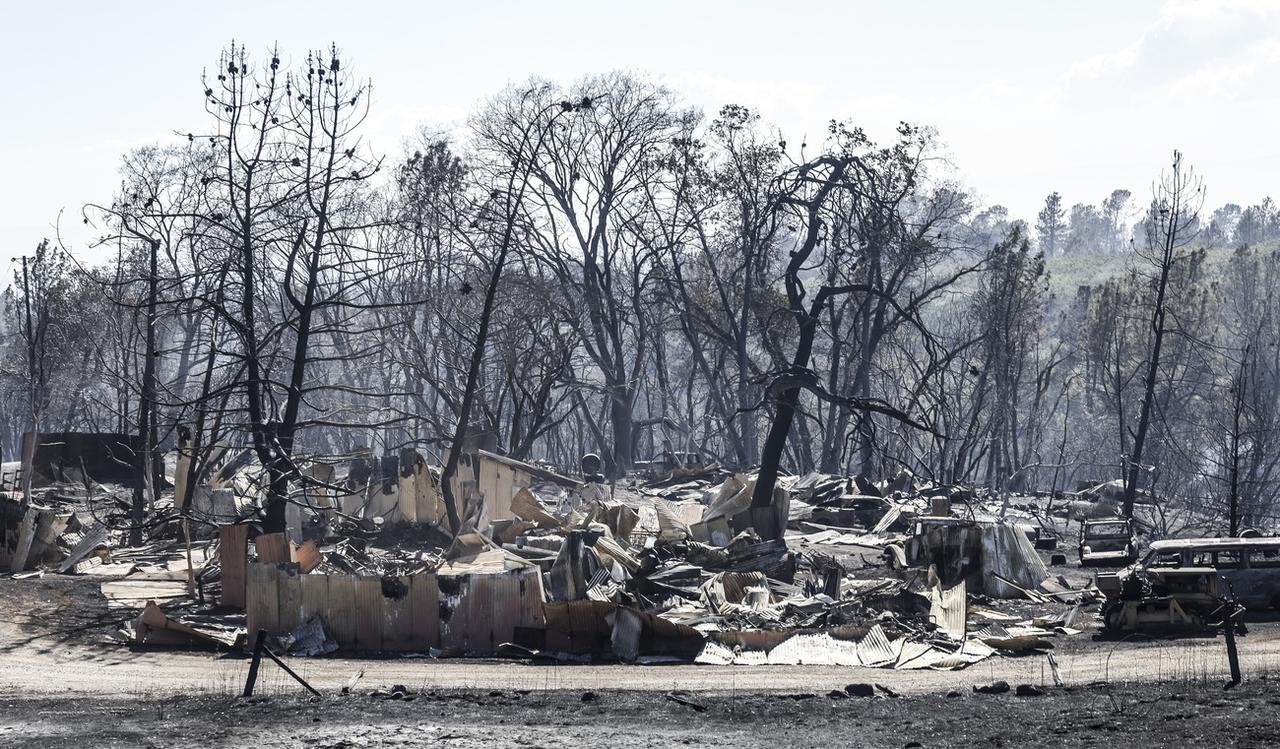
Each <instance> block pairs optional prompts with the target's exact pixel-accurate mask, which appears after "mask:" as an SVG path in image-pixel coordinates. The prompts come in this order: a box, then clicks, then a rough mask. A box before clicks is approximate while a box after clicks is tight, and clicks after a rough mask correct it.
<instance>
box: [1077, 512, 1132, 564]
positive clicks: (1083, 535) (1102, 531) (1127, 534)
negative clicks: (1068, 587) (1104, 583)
mask: <svg viewBox="0 0 1280 749" xmlns="http://www.w3.org/2000/svg"><path fill="white" fill-rule="evenodd" d="M1079 552H1080V566H1081V567H1123V566H1124V565H1127V564H1133V562H1134V561H1135V560H1136V559H1137V558H1138V547H1137V544H1136V543H1135V539H1134V533H1133V521H1132V520H1130V519H1128V518H1122V517H1112V518H1102V519H1098V520H1085V521H1084V522H1082V523H1080V546H1079Z"/></svg>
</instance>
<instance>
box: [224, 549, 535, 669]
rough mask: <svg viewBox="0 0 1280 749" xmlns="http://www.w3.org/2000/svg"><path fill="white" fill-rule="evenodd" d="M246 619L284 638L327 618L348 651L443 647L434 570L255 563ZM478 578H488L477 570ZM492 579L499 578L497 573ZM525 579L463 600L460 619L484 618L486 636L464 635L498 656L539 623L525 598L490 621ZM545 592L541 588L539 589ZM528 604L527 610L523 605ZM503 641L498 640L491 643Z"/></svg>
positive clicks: (491, 587)
mask: <svg viewBox="0 0 1280 749" xmlns="http://www.w3.org/2000/svg"><path fill="white" fill-rule="evenodd" d="M247 577H248V585H247V591H246V593H247V605H246V618H247V622H248V626H249V631H251V632H256V631H257V630H258V629H265V630H267V632H268V633H270V634H273V635H285V634H288V633H290V632H292V631H293V630H294V629H296V628H297V627H298V626H300V625H302V624H303V623H305V622H306V621H307V620H309V619H311V618H312V617H315V616H318V617H320V618H321V619H323V620H324V622H325V625H326V627H328V629H329V632H330V634H331V635H332V637H333V639H334V641H335V642H337V643H338V647H339V648H341V649H343V650H350V651H365V652H377V651H393V652H427V651H429V650H431V649H433V648H436V647H438V646H439V644H440V628H439V622H440V608H441V598H440V595H439V588H438V587H437V584H436V576H435V575H434V574H433V573H420V574H417V575H408V576H403V577H388V578H381V577H374V576H367V575H365V576H357V575H322V574H303V573H300V572H299V570H298V566H297V565H296V564H292V563H286V564H262V563H258V562H255V563H251V564H249V565H248V569H247ZM477 577H485V576H484V575H477ZM489 577H500V576H498V575H491V576H489ZM518 583H519V580H518V579H517V578H512V580H511V581H510V582H507V581H502V582H496V583H493V584H490V585H488V586H487V591H485V588H486V585H484V584H482V585H479V586H476V588H477V589H478V590H481V591H482V592H488V594H489V595H490V598H489V599H488V600H487V601H479V600H477V601H470V600H466V599H465V598H463V599H461V600H460V601H459V604H458V605H460V606H461V607H462V608H463V609H464V615H463V616H462V617H460V621H461V620H466V621H468V622H470V621H472V620H473V617H474V620H475V621H477V622H481V623H482V624H483V625H484V626H483V627H482V629H481V632H480V633H478V634H477V633H471V632H464V634H465V635H466V637H465V638H464V641H465V642H472V641H474V642H475V643H476V647H477V649H478V652H483V653H492V652H495V651H496V649H497V645H500V644H502V643H503V642H508V641H510V637H511V635H510V632H509V631H508V630H510V629H513V628H514V627H515V626H520V625H523V626H541V622H542V619H541V618H540V617H530V616H528V615H526V614H524V613H523V611H524V610H525V609H527V605H528V604H527V602H521V601H518V600H516V601H509V602H506V604H505V606H506V608H505V609H502V608H501V607H499V609H498V610H499V617H498V619H497V620H496V623H494V622H490V621H489V620H488V617H489V612H490V610H492V609H494V608H495V607H494V603H495V600H496V599H497V598H501V597H505V596H512V595H513V591H515V590H516V588H513V587H512V585H518ZM536 593H537V595H541V588H538V589H537V591H536ZM522 606H523V607H525V609H522V608H521V607H522ZM494 640H497V641H498V642H497V645H486V643H489V642H492V641H494Z"/></svg>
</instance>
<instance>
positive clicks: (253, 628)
mask: <svg viewBox="0 0 1280 749" xmlns="http://www.w3.org/2000/svg"><path fill="white" fill-rule="evenodd" d="M463 457H464V458H465V460H462V461H460V464H461V465H462V466H463V470H462V471H461V475H460V476H459V477H458V479H456V480H457V482H458V483H457V484H455V486H454V495H455V496H457V497H460V498H462V500H463V502H462V504H463V506H462V507H461V508H460V510H461V513H460V514H461V515H462V516H463V517H464V518H465V520H464V525H463V528H462V529H461V531H460V532H459V533H457V534H453V533H451V532H449V531H448V524H447V520H446V519H445V513H444V511H443V501H442V497H441V491H440V483H439V482H440V477H439V473H438V472H437V471H435V470H434V469H432V468H431V467H430V466H429V465H428V464H427V461H426V460H425V459H424V458H423V457H422V456H421V455H420V454H418V453H417V452H416V451H413V450H406V451H403V452H402V453H400V454H399V455H394V456H389V457H386V458H375V457H372V456H370V455H368V454H364V455H358V456H348V457H346V458H345V459H343V460H328V461H321V460H314V461H310V462H309V463H307V464H306V466H305V467H304V468H303V470H302V473H303V475H305V476H306V477H307V479H308V480H307V481H304V482H302V485H301V486H299V487H298V488H297V490H296V491H295V494H294V495H293V497H292V501H291V503H290V508H289V512H288V518H287V525H288V527H287V529H286V531H285V532H283V533H279V532H277V533H264V532H263V529H262V527H261V522H260V520H259V518H260V513H261V509H262V506H263V503H264V497H263V494H264V491H263V485H264V480H263V477H262V476H261V473H262V471H261V469H260V467H258V466H257V464H256V460H255V459H254V457H253V455H252V453H250V452H249V451H245V450H229V449H228V450H221V452H220V455H219V458H218V459H217V460H212V461H208V462H207V466H206V470H205V471H204V472H203V473H202V474H199V475H196V474H195V473H194V472H191V471H190V470H189V469H190V464H189V463H184V459H183V458H184V456H183V454H182V453H181V451H179V455H178V457H177V460H176V464H174V466H173V478H172V482H173V483H174V484H176V485H177V487H176V488H177V491H176V492H174V493H172V494H168V495H166V496H167V497H177V498H179V499H178V502H176V503H175V506H170V507H168V508H161V510H162V511H161V512H159V513H157V514H156V515H155V517H158V518H160V520H158V521H156V522H154V524H153V527H152V528H149V529H148V533H149V536H150V537H151V539H152V540H151V542H150V543H149V545H148V546H145V547H143V548H139V549H130V550H126V549H125V548H124V538H123V533H124V532H125V531H124V528H125V527H127V526H125V525H122V524H120V523H119V522H118V521H119V520H120V518H121V517H124V518H125V519H126V520H127V515H126V516H121V515H119V513H122V512H126V511H127V509H128V505H127V502H125V501H124V500H125V499H126V498H127V494H126V493H123V492H117V493H115V494H112V493H111V492H110V491H108V490H106V489H104V488H103V487H102V486H97V487H96V491H97V499H96V500H95V501H89V500H88V497H89V495H91V494H93V493H94V491H95V487H94V486H93V485H92V482H89V484H87V486H88V488H87V489H86V490H85V491H84V492H83V495H84V496H81V497H75V496H73V495H65V496H69V497H70V498H69V499H66V500H65V502H63V503H62V504H57V503H54V504H51V505H48V506H46V505H45V504H37V503H35V502H31V503H26V504H22V503H19V502H17V501H16V500H7V501H6V502H5V503H4V508H5V513H6V514H5V515H4V533H5V536H4V548H3V549H2V550H0V553H3V554H7V555H8V556H7V557H6V558H5V559H0V563H6V564H9V565H10V566H11V567H13V566H15V565H17V564H18V562H17V561H16V560H17V556H16V552H18V551H22V549H24V548H25V545H29V547H30V548H29V549H26V550H25V551H23V554H25V557H24V560H23V561H22V564H21V566H20V567H19V568H16V569H15V570H14V571H17V572H21V571H23V570H28V569H38V570H46V571H52V572H62V573H70V574H86V573H95V572H96V573H99V574H101V573H108V574H111V575H112V576H113V579H110V580H107V581H106V582H104V583H103V592H104V595H106V596H107V597H108V599H109V600H110V601H111V602H112V604H113V605H115V606H118V607H120V608H121V610H126V609H127V610H129V611H131V612H133V613H135V614H136V617H135V619H134V620H133V623H132V626H131V627H126V628H125V632H124V634H123V636H127V637H128V639H130V640H131V641H133V642H137V643H145V644H164V645H173V644H176V643H178V642H182V643H185V644H187V645H205V646H207V645H215V644H216V645H220V646H225V645H229V644H233V643H236V642H238V643H239V644H240V645H241V646H247V645H249V644H250V641H251V640H252V639H254V636H256V633H258V632H265V633H267V634H268V635H270V636H271V637H273V638H274V642H273V647H274V648H275V649H277V650H279V651H281V652H291V653H293V654H306V655H321V654H326V653H330V652H334V651H336V650H347V651H389V652H400V653H420V654H433V655H439V656H447V655H504V656H509V657H523V658H536V659H554V660H562V661H595V660H621V661H626V662H637V663H652V662H673V661H677V662H694V663H700V664H709V665H711V664H721V665H725V664H735V665H752V664H771V665H776V664H830V665H859V666H867V667H885V668H935V669H951V668H962V667H964V666H967V665H969V664H972V663H975V662H978V661H980V660H983V659H985V658H989V657H992V656H993V655H997V654H1001V653H1025V652H1034V651H1043V650H1047V649H1050V648H1052V647H1053V639H1054V638H1056V637H1061V636H1068V635H1072V634H1077V633H1078V632H1079V631H1080V630H1079V629H1078V628H1077V627H1076V626H1075V625H1077V624H1079V621H1078V620H1079V619H1080V618H1081V617H1080V611H1081V608H1082V606H1084V605H1086V604H1088V603H1090V602H1092V601H1093V600H1094V597H1095V592H1094V591H1093V590H1091V589H1088V588H1086V587H1085V586H1083V585H1080V584H1079V583H1077V584H1075V585H1073V584H1072V583H1071V582H1069V581H1067V580H1066V579H1063V578H1062V577H1054V576H1051V575H1050V573H1049V571H1048V568H1047V567H1046V565H1045V562H1044V560H1043V559H1042V558H1041V556H1040V554H1039V552H1038V551H1037V549H1036V547H1035V542H1034V540H1033V539H1038V538H1039V537H1040V536H1041V535H1043V534H1044V533H1045V531H1044V530H1043V529H1042V527H1043V525H1044V522H1043V521H1044V515H1043V513H1042V512H1041V507H1040V506H1039V505H1037V504H1036V502H1035V501H1032V500H1019V499H1010V498H1008V497H1000V496H996V495H995V494H992V493H988V492H983V491H979V490H974V489H971V488H966V487H944V486H938V485H935V484H933V483H931V482H928V481H921V480H917V479H916V478H915V477H914V476H912V475H911V474H910V473H908V472H905V471H904V472H902V473H901V474H899V475H898V476H895V477H893V478H892V479H889V480H885V481H878V482H873V481H870V480H868V479H866V478H864V477H860V476H851V477H846V476H830V475H825V474H819V473H813V474H809V475H805V476H783V477H779V479H778V481H777V486H776V489H775V492H774V495H773V497H772V501H771V502H769V503H768V504H767V506H760V505H759V503H753V497H754V494H755V484H756V476H755V474H754V473H750V472H747V473H731V472H728V471H725V470H722V469H720V468H719V467H717V466H711V467H697V468H683V467H682V468H680V469H678V470H673V471H670V472H668V473H667V474H666V475H663V476H661V477H659V478H656V479H654V480H651V481H648V482H639V481H634V480H633V481H627V482H620V483H616V484H612V485H609V484H605V483H602V482H600V481H584V480H580V479H577V478H573V477H568V476H564V475H560V474H557V473H555V472H553V471H549V470H547V469H545V468H543V467H541V466H537V465H534V464H529V463H524V462H521V461H516V460H512V459H510V458H507V457H504V456H501V455H496V454H493V453H487V452H485V451H476V452H475V453H472V454H468V455H466V456H463ZM188 475H192V476H193V477H194V480H195V482H196V483H195V484H194V485H193V487H192V490H191V491H190V492H184V491H183V490H182V489H183V487H182V484H183V482H184V481H186V480H187V477H188ZM58 487H59V489H58V491H63V490H66V489H67V486H66V485H58ZM58 491H54V492H52V495H51V496H55V497H56V496H64V495H60V494H58ZM108 496H109V497H111V498H110V499H105V500H104V498H105V497H108ZM184 496H189V497H190V506H188V507H183V506H182V501H181V498H182V497H184ZM168 501H169V502H173V500H172V499H169V500H168ZM104 502H105V504H107V505H110V506H112V507H113V508H115V509H114V510H113V512H114V513H116V514H113V515H108V516H106V517H102V518H98V519H94V518H89V517H86V516H85V515H86V512H87V508H89V507H91V506H92V507H102V506H104ZM753 505H754V506H753ZM1065 506H1066V505H1064V507H1065ZM15 508H20V509H21V512H20V513H19V512H18V509H15ZM166 509H167V510H168V512H165V511H163V510H166ZM11 515H12V516H13V517H12V518H11ZM19 515H20V516H19ZM113 518H114V520H113ZM27 526H30V530H24V528H26V527H27ZM179 526H182V527H181V529H180V528H179ZM20 537H21V538H29V539H30V540H29V541H21V540H20ZM241 610H243V611H244V613H243V614H241V613H239V612H240V611H241Z"/></svg>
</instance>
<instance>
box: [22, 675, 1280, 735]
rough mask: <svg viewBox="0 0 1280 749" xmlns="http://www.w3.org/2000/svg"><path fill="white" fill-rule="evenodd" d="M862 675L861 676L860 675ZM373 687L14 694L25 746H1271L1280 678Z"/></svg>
mask: <svg viewBox="0 0 1280 749" xmlns="http://www.w3.org/2000/svg"><path fill="white" fill-rule="evenodd" d="M853 691H858V690H853ZM680 697H681V701H676V700H673V699H671V698H670V697H669V696H668V695H667V694H666V693H663V692H661V691H657V692H622V691H618V692H615V691H608V690H600V691H594V692H568V691H556V692H550V691H532V692H529V691H483V692H477V691H458V692H442V691H412V690H405V691H403V692H397V691H389V690H377V691H373V692H370V691H359V692H356V693H353V694H349V695H328V696H325V697H322V698H315V697H300V696H291V695H289V696H286V695H265V696H254V697H250V698H240V697H231V696H218V697H184V696H178V697H170V698H164V699H134V700H119V699H112V698H110V697H105V698H103V697H77V698H42V699H21V698H10V699H5V700H2V701H0V746H4V747H11V748H14V749H16V748H17V747H41V748H55V747H76V748H77V749H82V748H83V747H85V746H94V747H95V748H99V747H103V748H105V747H221V746H253V747H277V746H279V747H285V746H288V747H300V746H301V747H327V748H332V749H337V748H339V747H342V748H347V747H380V746H395V747H427V746H450V747H481V746H484V747H506V746H511V747H515V746H521V747H582V746H609V747H639V746H646V747H648V746H653V747H663V746H674V745H685V746H745V745H751V746H757V747H774V746H776V747H807V746H813V747H824V748H825V747H832V746H866V747H913V746H921V747H962V746H963V747H972V746H996V747H1004V746H1008V747H1061V746H1110V747H1162V746H1209V747H1232V746H1240V747H1265V746H1278V745H1280V719H1278V718H1277V706H1280V683H1277V682H1276V681H1275V680H1271V681H1267V680H1258V681H1253V682H1247V683H1245V684H1243V685H1241V686H1239V687H1237V688H1236V689H1233V690H1230V691H1226V690H1224V689H1223V688H1222V686H1221V684H1219V683H1198V684H1189V683H1183V684H1157V685H1092V686H1084V687H1074V688H1060V689H1053V688H1050V689H1046V690H1044V694H1042V695H1037V696H1018V695H1017V694H1016V690H1010V691H1009V692H1006V693H1003V694H994V695H991V694H976V693H973V692H971V691H968V692H964V693H960V692H952V693H950V694H947V695H943V694H938V695H927V696H913V697H887V696H884V695H883V694H880V693H878V692H877V696H875V697H851V696H846V695H845V694H844V693H843V692H842V693H840V694H839V695H835V694H827V693H820V694H815V693H791V694H782V693H755V694H725V693H719V694H704V693H692V694H683V695H680Z"/></svg>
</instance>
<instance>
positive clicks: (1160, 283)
mask: <svg viewBox="0 0 1280 749" xmlns="http://www.w3.org/2000/svg"><path fill="white" fill-rule="evenodd" d="M1203 202H1204V187H1203V185H1202V184H1201V183H1200V181H1199V180H1198V179H1197V178H1196V177H1195V174H1194V173H1193V172H1192V171H1191V170H1190V169H1188V168H1185V167H1184V166H1183V163H1182V154H1181V153H1179V152H1177V151H1175V152H1174V154H1173V165H1172V170H1171V171H1170V173H1169V174H1167V175H1165V176H1163V177H1162V178H1161V180H1160V183H1159V185H1158V186H1157V188H1156V194H1155V197H1154V198H1153V200H1152V202H1151V208H1150V210H1149V213H1148V216H1147V244H1146V248H1145V250H1141V251H1138V252H1137V257H1139V258H1140V259H1141V260H1143V261H1144V262H1145V263H1146V264H1147V267H1148V268H1149V269H1150V271H1151V277H1150V284H1151V288H1152V296H1151V301H1150V310H1149V318H1148V319H1149V325H1150V328H1149V336H1148V338H1147V346H1146V349H1145V352H1146V357H1145V358H1146V362H1145V367H1144V369H1145V373H1144V375H1143V380H1142V405H1141V406H1140V408H1139V412H1138V420H1137V425H1136V427H1135V428H1134V430H1133V450H1132V452H1131V453H1130V454H1128V455H1127V456H1125V472H1124V506H1123V512H1124V515H1125V517H1133V503H1134V499H1135V498H1136V496H1137V491H1138V480H1139V478H1140V472H1141V470H1142V459H1143V451H1144V449H1145V448H1146V447H1147V433H1148V431H1149V430H1150V428H1151V421H1152V415H1153V410H1154V408H1155V403H1156V395H1157V387H1158V385H1159V383H1160V381H1161V374H1162V373H1161V365H1162V362H1161V358H1160V357H1161V354H1162V352H1163V349H1164V346H1165V340H1166V337H1167V336H1168V335H1169V333H1170V330H1171V325H1170V320H1169V303H1170V300H1169V288H1170V278H1171V277H1172V276H1173V274H1174V272H1175V267H1174V266H1175V264H1176V263H1178V262H1179V261H1180V260H1181V259H1182V254H1183V253H1182V252H1181V250H1182V249H1183V248H1185V247H1186V246H1187V245H1188V244H1189V243H1190V242H1191V240H1192V239H1194V237H1195V229H1196V225H1197V222H1198V217H1199V212H1200V206H1201V205H1202V204H1203Z"/></svg>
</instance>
